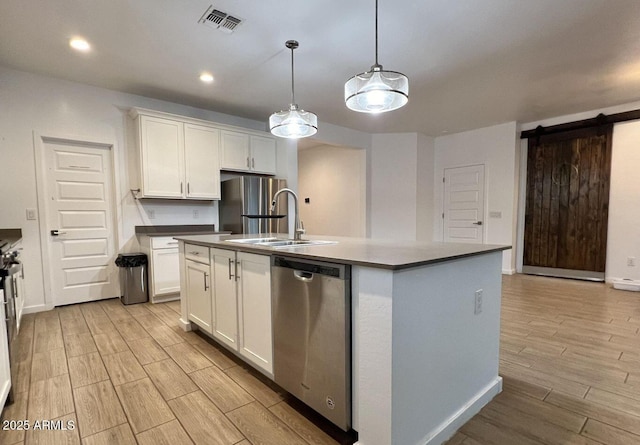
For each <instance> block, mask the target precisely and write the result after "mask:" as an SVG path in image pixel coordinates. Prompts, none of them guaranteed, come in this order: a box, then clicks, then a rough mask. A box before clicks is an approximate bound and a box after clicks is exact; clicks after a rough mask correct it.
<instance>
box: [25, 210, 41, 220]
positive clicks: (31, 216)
mask: <svg viewBox="0 0 640 445" xmlns="http://www.w3.org/2000/svg"><path fill="white" fill-rule="evenodd" d="M37 215H38V213H37V212H36V209H27V220H29V221H34V220H36V219H38V216H37Z"/></svg>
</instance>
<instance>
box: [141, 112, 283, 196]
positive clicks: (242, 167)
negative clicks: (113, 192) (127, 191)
mask: <svg viewBox="0 0 640 445" xmlns="http://www.w3.org/2000/svg"><path fill="white" fill-rule="evenodd" d="M129 114H130V115H131V117H133V119H134V127H135V132H136V135H137V140H136V145H137V150H138V157H137V159H138V161H137V162H139V168H137V169H136V168H133V167H132V169H131V170H132V171H138V172H139V177H138V178H137V180H136V178H132V184H136V183H137V184H139V187H140V193H139V194H138V195H137V197H139V198H164V199H199V200H216V199H220V170H221V169H222V170H233V171H240V172H251V173H260V174H265V175H275V174H276V140H275V138H274V137H272V136H271V135H269V134H267V133H261V132H257V131H253V130H243V129H241V128H236V127H231V126H227V125H222V124H216V123H214V122H208V121H203V120H199V119H192V118H189V117H182V116H176V115H173V114H168V113H162V112H159V111H152V110H145V109H142V108H133V109H131V111H130V113H129Z"/></svg>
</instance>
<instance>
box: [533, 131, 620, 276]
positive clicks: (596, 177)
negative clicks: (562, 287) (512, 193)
mask: <svg viewBox="0 0 640 445" xmlns="http://www.w3.org/2000/svg"><path fill="white" fill-rule="evenodd" d="M612 134H613V125H603V126H599V127H592V128H587V129H582V130H575V131H569V132H563V133H557V134H552V135H548V136H541V137H539V138H537V137H532V138H530V139H529V140H528V152H527V177H526V201H525V218H524V243H523V245H524V255H523V266H522V272H524V273H531V274H540V275H550V276H559V277H567V278H580V279H590V280H599V281H602V280H604V278H605V277H604V275H605V265H606V251H607V227H608V216H609V211H608V209H609V180H610V173H611V140H612Z"/></svg>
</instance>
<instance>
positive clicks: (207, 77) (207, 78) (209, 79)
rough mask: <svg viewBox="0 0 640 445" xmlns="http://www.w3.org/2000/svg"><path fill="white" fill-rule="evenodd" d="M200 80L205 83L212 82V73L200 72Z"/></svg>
mask: <svg viewBox="0 0 640 445" xmlns="http://www.w3.org/2000/svg"><path fill="white" fill-rule="evenodd" d="M200 80H201V81H203V82H205V83H211V82H213V75H212V74H211V73H202V74H200Z"/></svg>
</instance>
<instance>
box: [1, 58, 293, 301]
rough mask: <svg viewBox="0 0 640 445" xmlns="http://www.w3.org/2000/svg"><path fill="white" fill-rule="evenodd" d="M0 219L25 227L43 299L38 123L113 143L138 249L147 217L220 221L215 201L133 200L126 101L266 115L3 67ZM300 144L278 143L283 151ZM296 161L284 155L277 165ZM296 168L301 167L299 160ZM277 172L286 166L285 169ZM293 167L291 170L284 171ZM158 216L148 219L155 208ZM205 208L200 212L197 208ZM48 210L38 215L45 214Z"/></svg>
mask: <svg viewBox="0 0 640 445" xmlns="http://www.w3.org/2000/svg"><path fill="white" fill-rule="evenodd" d="M0 104H1V105H0V165H1V166H2V175H1V176H0V188H1V189H2V190H3V193H2V194H1V198H0V199H1V202H0V204H1V205H0V208H1V209H2V212H1V213H0V227H3V228H20V229H22V234H23V244H24V254H23V257H22V258H23V262H24V265H25V272H26V274H25V276H26V282H25V285H26V297H27V298H26V303H25V307H26V310H28V311H32V310H42V309H44V306H45V303H46V302H45V299H44V282H43V280H44V276H43V272H42V261H43V258H42V256H41V252H40V231H39V221H27V220H26V215H25V211H26V209H27V208H37V207H38V205H37V204H38V201H37V196H36V177H35V175H36V171H35V158H34V144H33V133H34V131H35V132H37V133H38V134H40V135H41V136H58V137H71V138H80V139H81V138H87V139H91V140H94V141H100V142H106V143H109V144H113V152H114V161H115V165H114V167H115V171H116V179H117V183H116V184H115V185H116V187H115V188H116V197H115V199H116V202H117V207H118V213H119V215H118V217H119V221H118V238H119V248H125V249H136V248H137V241H136V239H135V235H134V226H136V225H146V224H156V225H160V224H186V223H189V224H216V225H217V223H218V216H217V215H218V211H217V204H213V203H192V202H188V203H187V202H181V203H178V204H176V203H175V202H172V201H155V200H154V201H148V200H147V201H144V202H143V201H135V200H134V199H133V198H132V195H131V193H130V192H129V189H130V188H131V186H130V185H129V172H128V162H127V157H128V154H127V144H126V140H127V136H128V133H127V131H126V130H125V122H126V121H125V113H126V111H125V110H126V109H128V108H130V107H133V106H136V107H144V108H150V109H154V110H160V111H165V112H169V113H175V114H179V115H184V116H190V117H194V118H201V119H206V120H211V121H216V122H220V123H224V124H229V125H236V126H241V127H245V128H251V129H257V130H264V129H265V126H266V124H265V123H264V122H258V121H252V120H248V119H244V118H239V117H234V116H229V115H224V114H221V113H216V112H212V111H207V110H201V109H195V108H191V107H186V106H182V105H179V104H174V103H169V102H163V101H158V100H154V99H149V98H145V97H141V96H134V95H130V94H124V93H120V92H116V91H110V90H106V89H102V88H96V87H92V86H87V85H82V84H78V83H74V82H68V81H63V80H59V79H54V78H50V77H44V76H39V75H36V74H31V73H26V72H21V71H16V70H12V69H8V68H3V67H0ZM288 151H293V152H294V159H295V146H294V147H292V148H291V147H288V146H282V145H281V144H279V146H278V154H280V153H282V152H284V153H287V152H288ZM280 167H282V168H287V169H288V168H290V167H291V166H289V165H288V164H287V162H286V161H285V162H284V163H282V164H280V163H279V168H280ZM294 168H295V167H294ZM278 173H281V172H280V171H279V172H278ZM286 173H287V172H285V174H286ZM151 209H153V210H154V211H155V219H153V220H150V219H149V217H148V216H149V210H151ZM195 209H197V210H199V218H197V219H195V218H194V217H193V210H195ZM42 218H43V215H39V219H42Z"/></svg>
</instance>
